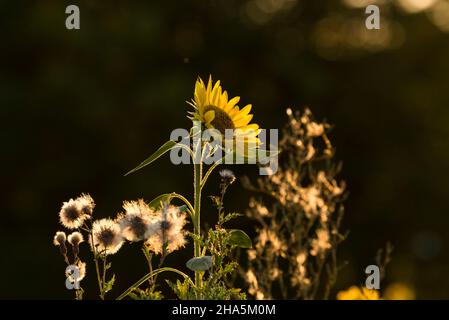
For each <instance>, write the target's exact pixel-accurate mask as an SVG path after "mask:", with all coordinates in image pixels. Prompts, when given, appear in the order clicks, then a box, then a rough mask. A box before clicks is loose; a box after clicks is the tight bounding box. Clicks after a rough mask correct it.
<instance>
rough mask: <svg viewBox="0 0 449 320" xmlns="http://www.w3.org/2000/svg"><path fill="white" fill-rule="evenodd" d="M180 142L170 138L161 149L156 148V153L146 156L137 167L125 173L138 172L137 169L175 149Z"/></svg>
mask: <svg viewBox="0 0 449 320" xmlns="http://www.w3.org/2000/svg"><path fill="white" fill-rule="evenodd" d="M177 144H178V143H177V142H175V141H173V140H169V141H167V142H166V143H164V144H163V145H162V146H161V147H160V148H159V149H157V150H156V152H155V153H153V154H152V155H151V156H149V157H148V158H146V159H145V160H144V161H143V162H142V163H141V164H139V165H138V166H137V167H135V168H134V169H132V170H131V171H129V172H127V173H126V174H125V176H127V175H129V174H131V173H133V172H136V171H137V170H140V169H142V168H143V167H145V166H147V165H149V164H150V163H152V162H153V161H155V160H157V159H158V158H159V157H160V156H162V155H163V154H165V153H167V152H168V151H170V150H171V149H173V148H174V147H175V146H176V145H177Z"/></svg>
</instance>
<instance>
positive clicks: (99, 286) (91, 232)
mask: <svg viewBox="0 0 449 320" xmlns="http://www.w3.org/2000/svg"><path fill="white" fill-rule="evenodd" d="M84 227H85V228H86V230H87V231H88V232H89V235H90V241H91V246H92V253H93V256H94V262H95V271H96V273H97V281H98V289H99V290H100V298H101V299H102V300H104V297H103V285H102V284H101V277H100V268H99V267H98V252H97V247H95V246H94V231H93V224H91V226H90V228H89V227H88V226H87V224H84Z"/></svg>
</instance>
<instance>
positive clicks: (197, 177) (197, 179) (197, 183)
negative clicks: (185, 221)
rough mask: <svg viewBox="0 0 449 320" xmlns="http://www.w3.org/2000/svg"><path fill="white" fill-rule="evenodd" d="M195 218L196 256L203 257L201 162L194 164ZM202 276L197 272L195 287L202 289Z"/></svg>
mask: <svg viewBox="0 0 449 320" xmlns="http://www.w3.org/2000/svg"><path fill="white" fill-rule="evenodd" d="M193 168H194V170H193V171H194V180H193V184H194V198H195V201H194V216H193V228H194V234H195V236H196V237H197V239H195V242H194V256H195V257H199V256H200V255H201V243H200V237H201V229H200V226H201V224H200V222H201V182H202V176H203V164H202V162H201V161H200V162H199V163H195V164H194V167H193ZM201 282H202V281H201V274H200V272H199V271H195V285H196V286H197V287H201Z"/></svg>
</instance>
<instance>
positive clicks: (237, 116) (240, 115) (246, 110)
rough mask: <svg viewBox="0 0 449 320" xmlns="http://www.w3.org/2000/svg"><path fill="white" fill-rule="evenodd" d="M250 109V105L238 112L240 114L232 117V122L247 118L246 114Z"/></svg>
mask: <svg viewBox="0 0 449 320" xmlns="http://www.w3.org/2000/svg"><path fill="white" fill-rule="evenodd" d="M251 107H252V106H251V105H250V104H249V105H247V106H245V107H244V108H243V109H242V110H240V112H239V113H238V114H236V115H235V116H234V117H233V120H239V119H241V118H244V117H245V116H247V115H248V113H249V112H250V111H251Z"/></svg>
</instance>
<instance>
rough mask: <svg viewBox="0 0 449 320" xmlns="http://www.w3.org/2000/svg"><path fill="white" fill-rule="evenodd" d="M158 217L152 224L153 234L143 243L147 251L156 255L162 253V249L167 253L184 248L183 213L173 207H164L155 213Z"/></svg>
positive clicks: (184, 221)
mask: <svg viewBox="0 0 449 320" xmlns="http://www.w3.org/2000/svg"><path fill="white" fill-rule="evenodd" d="M157 213H158V215H159V217H158V219H157V220H156V221H155V222H154V223H153V225H152V230H153V234H152V235H151V236H150V237H149V238H148V240H147V241H146V242H145V244H146V245H147V247H148V249H149V250H151V251H153V252H154V253H156V254H159V253H162V252H163V249H164V247H166V249H167V253H170V252H173V251H175V250H178V249H180V248H182V247H184V246H185V244H186V239H185V230H183V228H184V225H185V224H186V223H187V220H186V215H185V213H181V212H180V210H179V208H177V207H175V206H165V207H164V208H163V209H161V210H160V211H158V212H157Z"/></svg>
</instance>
